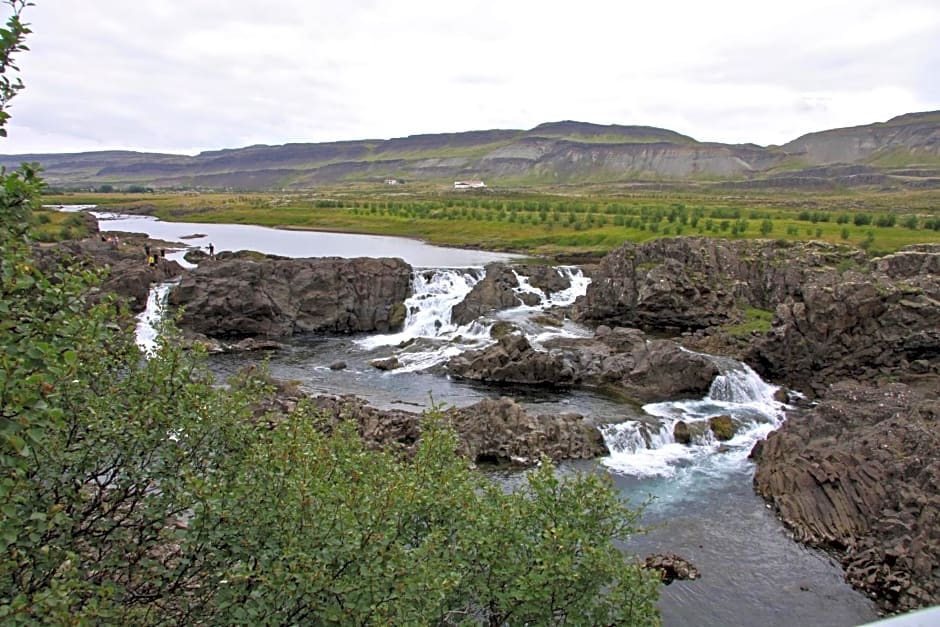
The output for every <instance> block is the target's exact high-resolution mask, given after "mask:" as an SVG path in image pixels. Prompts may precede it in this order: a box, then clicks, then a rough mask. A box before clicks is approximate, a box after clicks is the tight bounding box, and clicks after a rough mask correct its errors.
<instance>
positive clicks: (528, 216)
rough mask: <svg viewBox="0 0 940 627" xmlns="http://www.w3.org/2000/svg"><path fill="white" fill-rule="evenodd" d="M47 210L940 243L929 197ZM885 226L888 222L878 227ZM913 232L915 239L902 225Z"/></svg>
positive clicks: (336, 226) (219, 203)
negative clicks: (911, 225) (124, 211)
mask: <svg viewBox="0 0 940 627" xmlns="http://www.w3.org/2000/svg"><path fill="white" fill-rule="evenodd" d="M45 202H47V203H51V204H99V205H102V206H104V207H107V208H108V209H110V210H115V211H121V210H126V211H131V212H145V213H150V214H153V215H157V216H159V217H161V218H163V219H166V220H174V221H180V222H208V223H234V224H257V225H262V226H275V227H277V226H281V227H291V228H304V229H314V230H323V231H337V232H353V233H368V234H375V235H395V236H405V237H414V238H419V239H422V240H425V241H428V242H431V243H434V244H441V245H448V246H459V247H472V248H484V249H492V250H504V251H515V252H521V253H528V254H532V255H541V256H554V255H561V254H572V253H604V252H607V251H610V250H612V249H613V248H616V247H617V246H619V245H621V244H622V243H624V242H627V241H631V242H643V241H647V240H651V239H655V238H659V237H674V236H677V235H684V236H688V235H694V236H703V237H721V238H728V239H753V238H772V239H777V240H786V241H793V242H799V241H805V240H820V241H826V242H830V243H834V244H847V245H851V246H857V247H862V248H866V249H867V250H868V251H869V252H870V253H871V252H874V251H881V252H892V251H895V250H897V249H899V248H901V247H903V246H906V245H908V244H915V243H928V242H940V191H937V190H917V191H912V192H903V193H900V192H893V193H876V192H869V193H856V192H845V193H839V194H835V193H833V194H809V193H804V194H800V193H797V192H786V193H783V192H780V193H773V194H771V193H766V192H763V193H754V194H737V193H735V194H727V193H722V194H718V193H715V192H714V190H709V191H701V190H678V191H676V190H671V191H666V192H650V191H642V192H637V191H631V192H626V191H624V190H618V189H612V188H604V187H599V188H593V187H588V188H582V187H578V188H575V189H567V188H564V187H555V188H546V191H544V192H540V193H534V192H531V191H528V190H524V191H523V190H514V189H506V188H501V189H498V190H493V189H489V190H483V191H480V192H469V193H462V192H455V191H453V190H452V189H450V188H449V186H444V185H440V184H420V185H419V184H415V185H412V184H408V185H406V186H387V185H382V184H377V185H365V184H354V185H353V184H350V185H339V186H334V187H331V188H329V189H323V190H318V191H316V192H304V193H242V194H236V193H229V194H224V193H193V192H188V193H158V194H136V195H134V194H74V195H61V196H50V197H48V198H46V199H45ZM889 216H896V219H892V220H890V221H888V220H885V218H886V217H889ZM911 218H914V220H913V222H912V221H911ZM911 223H913V224H914V225H915V227H916V228H910V227H909V226H906V225H909V224H911ZM879 224H882V225H881V226H879Z"/></svg>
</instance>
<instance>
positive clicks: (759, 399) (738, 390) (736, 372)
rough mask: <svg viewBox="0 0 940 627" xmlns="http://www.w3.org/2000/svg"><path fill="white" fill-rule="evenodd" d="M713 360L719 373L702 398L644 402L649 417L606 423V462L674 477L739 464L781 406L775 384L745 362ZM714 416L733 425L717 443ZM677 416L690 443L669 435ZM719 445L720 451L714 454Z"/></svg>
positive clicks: (627, 470)
mask: <svg viewBox="0 0 940 627" xmlns="http://www.w3.org/2000/svg"><path fill="white" fill-rule="evenodd" d="M715 359H716V363H717V364H718V366H719V368H721V374H719V375H718V376H717V377H715V380H714V381H713V382H712V385H711V389H710V390H709V393H708V396H706V397H705V398H703V399H702V400H698V401H695V400H687V401H674V402H664V403H650V404H648V405H644V406H643V410H644V411H645V412H646V413H647V414H649V415H650V416H651V420H650V421H649V422H646V423H640V422H626V423H622V424H612V425H607V426H605V427H604V428H603V429H602V433H603V434H604V440H605V442H606V443H607V446H608V448H609V449H610V450H611V454H610V456H609V457H607V458H606V459H605V460H604V463H605V465H607V466H608V467H610V468H611V469H612V470H614V471H617V472H621V473H623V474H627V475H633V476H637V477H649V476H664V477H673V476H675V475H676V473H678V472H680V471H681V470H683V469H690V468H693V469H694V468H695V467H696V466H700V467H701V468H703V469H704V468H705V466H708V465H710V466H711V468H710V470H711V471H714V470H715V467H717V466H722V467H724V468H725V469H728V470H734V469H739V468H741V467H743V466H744V465H745V464H746V463H747V462H746V460H747V455H748V453H749V452H750V450H751V448H752V447H753V445H754V443H756V442H757V441H758V440H759V439H761V438H764V437H766V436H767V435H768V434H769V433H770V432H771V431H773V430H774V429H776V428H777V427H778V426H780V424H781V422H782V421H783V418H784V415H783V410H784V405H783V404H782V403H779V402H777V401H776V400H775V399H774V392H776V390H777V387H776V386H774V385H770V384H769V383H767V382H765V381H763V380H762V379H761V378H760V376H759V375H758V374H757V373H756V372H754V371H753V370H752V369H751V368H750V367H749V366H747V364H744V363H741V362H738V361H735V360H733V359H728V358H715ZM718 415H727V416H730V417H731V420H732V422H734V424H735V426H736V427H737V432H736V434H735V435H734V437H733V438H731V439H730V440H728V441H727V442H723V443H719V442H718V441H717V440H716V439H715V437H714V435H713V434H712V432H711V429H710V428H709V425H708V421H709V418H712V417H714V416H718ZM680 420H681V421H683V422H685V423H686V424H687V425H688V426H689V429H690V431H691V432H692V443H691V444H688V445H686V444H680V443H678V442H676V441H675V438H674V437H673V431H674V429H675V426H676V423H678V422H679V421H680ZM719 445H720V447H719ZM719 448H720V450H721V451H722V452H721V453H720V454H719V455H715V453H716V451H718V450H719ZM703 471H704V470H703Z"/></svg>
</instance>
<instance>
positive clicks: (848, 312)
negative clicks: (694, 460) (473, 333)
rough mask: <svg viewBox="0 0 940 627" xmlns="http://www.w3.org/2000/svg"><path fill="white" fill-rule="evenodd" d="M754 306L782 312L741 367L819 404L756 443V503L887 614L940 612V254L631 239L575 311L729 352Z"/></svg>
mask: <svg viewBox="0 0 940 627" xmlns="http://www.w3.org/2000/svg"><path fill="white" fill-rule="evenodd" d="M744 307H758V308H761V309H765V310H772V311H773V312H774V314H773V319H772V322H770V323H769V325H770V326H769V329H762V330H755V331H753V332H752V334H751V335H750V336H749V337H748V341H747V345H746V347H745V350H743V356H744V360H745V361H746V362H748V363H749V364H750V365H751V366H752V367H754V368H755V370H757V371H758V372H760V373H761V374H762V375H764V376H767V377H769V378H771V379H773V380H774V381H776V382H778V383H781V384H784V385H787V386H789V387H795V388H799V389H802V390H803V391H805V392H807V393H809V394H810V395H812V396H814V397H815V398H816V399H817V401H818V404H817V405H816V406H814V407H812V408H804V409H802V410H796V411H790V412H788V415H787V422H786V423H785V425H784V426H783V427H782V428H781V429H779V430H778V431H776V432H775V433H773V434H771V435H770V437H768V438H767V440H766V441H765V442H761V443H759V444H758V445H757V446H756V447H755V449H754V452H753V457H754V459H755V461H756V462H757V473H756V476H755V480H754V481H755V487H756V489H757V491H758V493H759V494H761V495H762V496H763V497H764V498H766V499H767V500H768V501H769V502H771V503H772V504H773V505H774V506H775V507H776V508H777V511H778V512H779V514H780V516H781V518H782V520H783V522H784V523H785V524H786V525H787V526H788V527H790V528H791V529H793V531H794V533H795V536H796V538H797V539H798V540H800V541H802V542H805V543H808V544H811V545H814V546H819V547H822V548H825V549H827V550H830V551H832V552H834V553H835V554H836V555H837V556H838V557H839V558H840V559H841V560H842V564H843V566H844V567H845V570H846V576H847V578H848V580H849V581H850V582H851V583H852V584H853V585H855V586H856V587H858V588H860V589H862V590H864V591H865V592H867V593H868V594H869V595H870V596H872V598H874V599H875V600H876V601H877V602H878V603H879V605H880V606H881V607H882V608H884V609H885V610H887V611H904V610H909V609H913V608H917V607H922V606H925V605H931V604H936V603H938V602H940V403H938V400H937V399H938V394H940V244H924V245H917V246H910V247H907V248H904V249H902V250H901V251H899V252H897V253H895V254H893V255H888V256H885V257H881V258H877V259H873V260H870V261H869V260H867V259H866V258H865V255H864V254H863V253H861V251H855V250H852V249H848V248H844V247H835V246H831V245H826V244H818V243H806V244H786V243H781V242H771V241H746V242H745V241H722V240H702V239H698V238H672V239H662V240H658V241H656V242H650V243H647V244H642V245H633V244H627V245H625V246H623V247H621V248H620V249H618V250H617V251H614V252H612V253H611V254H610V255H608V256H607V257H605V258H604V259H603V260H602V261H601V263H600V265H599V267H598V270H597V272H596V273H595V275H594V282H593V283H592V285H591V287H590V288H589V289H588V292H587V295H586V296H585V298H584V299H583V300H582V301H581V302H579V303H578V307H577V310H578V312H579V315H580V316H581V317H582V319H584V320H587V321H592V322H604V323H608V324H611V323H613V324H629V325H636V326H642V327H643V328H645V329H647V330H651V331H672V332H675V331H679V330H685V331H688V330H697V334H698V336H706V337H708V336H710V337H713V338H715V339H716V340H717V342H716V345H720V344H721V338H722V335H723V334H725V330H724V329H725V328H726V326H727V325H728V324H729V323H731V322H734V321H735V320H736V319H738V318H739V317H740V316H741V310H742V309H743V308H744ZM698 336H697V337H698ZM686 339H688V338H686ZM503 367H505V366H503Z"/></svg>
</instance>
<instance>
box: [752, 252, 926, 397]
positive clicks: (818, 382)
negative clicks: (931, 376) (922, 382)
mask: <svg viewBox="0 0 940 627" xmlns="http://www.w3.org/2000/svg"><path fill="white" fill-rule="evenodd" d="M938 267H940V246H921V247H918V248H916V249H904V250H902V251H901V252H899V253H897V254H895V255H889V256H887V257H883V258H880V259H875V260H873V261H872V262H871V264H870V266H869V269H868V271H866V272H855V271H850V272H846V273H843V274H841V275H837V276H831V277H828V278H827V280H823V279H819V280H817V281H815V282H813V283H809V284H807V285H805V286H804V287H803V289H802V290H801V291H800V294H799V297H798V298H793V299H790V300H788V301H786V302H784V303H782V304H780V305H779V306H778V307H777V309H776V315H775V319H774V323H773V327H772V328H771V330H770V331H769V332H768V333H766V334H764V335H763V336H762V337H761V338H760V339H758V340H757V341H755V342H754V343H753V344H752V346H751V347H750V350H749V352H748V354H747V356H746V360H747V361H748V363H750V364H751V365H752V366H753V367H754V368H755V369H756V370H758V372H761V374H764V375H765V376H769V377H771V378H776V379H779V380H784V381H787V382H788V383H789V384H791V385H792V386H795V387H798V388H802V389H804V390H806V391H810V392H814V393H819V392H821V391H823V390H824V389H825V386H826V385H827V384H828V383H832V382H834V381H838V380H840V379H843V378H853V379H865V380H875V379H879V378H883V377H886V376H894V377H901V378H906V377H908V376H909V375H910V374H911V373H912V372H913V373H915V374H927V373H931V372H932V373H940V324H938V323H937V321H938V320H940V273H938V272H937V271H936V270H937V268H938Z"/></svg>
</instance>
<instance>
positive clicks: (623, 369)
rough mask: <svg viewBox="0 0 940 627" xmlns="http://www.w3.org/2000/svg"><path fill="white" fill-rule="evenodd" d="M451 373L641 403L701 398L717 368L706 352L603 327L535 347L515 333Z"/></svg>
mask: <svg viewBox="0 0 940 627" xmlns="http://www.w3.org/2000/svg"><path fill="white" fill-rule="evenodd" d="M447 369H448V371H449V372H451V373H452V374H454V375H456V376H459V377H463V378H466V379H472V380H475V381H486V382H492V383H514V384H535V385H551V386H570V385H583V386H591V387H602V388H605V389H608V390H610V391H614V392H617V393H619V394H622V395H625V396H628V397H630V398H633V399H637V400H641V401H652V400H664V399H677V398H691V397H701V396H703V395H704V394H705V393H707V392H708V389H709V387H710V386H711V383H712V381H713V380H714V378H715V376H716V375H717V374H718V368H717V366H716V365H715V364H714V362H713V361H711V360H710V359H709V358H708V357H707V356H705V355H701V354H698V353H692V352H689V351H686V350H684V349H682V347H681V346H679V345H678V344H676V343H675V342H672V341H669V340H651V339H648V338H647V337H646V336H645V335H644V334H643V333H642V332H641V331H639V330H637V329H613V330H611V329H605V330H603V331H602V333H600V334H599V335H598V336H596V337H595V338H594V339H565V338H558V339H552V340H548V341H546V342H545V343H544V348H536V347H534V346H532V344H531V343H530V342H529V341H528V340H527V339H526V338H525V336H523V335H521V334H511V335H505V336H503V337H501V338H500V339H499V340H498V341H497V343H496V344H493V345H491V346H489V347H487V348H484V349H482V350H478V351H468V352H466V353H463V354H461V355H458V356H457V357H454V358H453V359H451V360H450V362H448V364H447Z"/></svg>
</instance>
